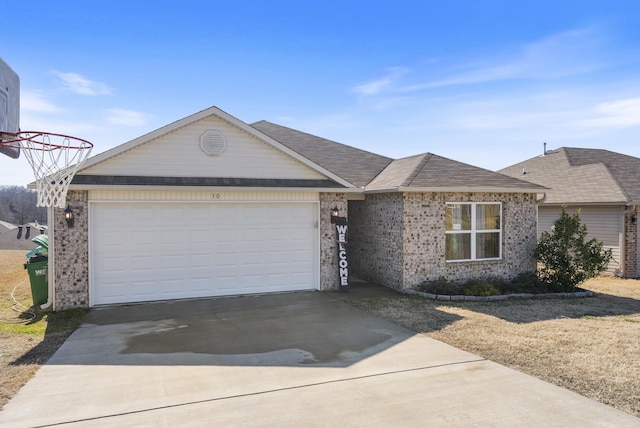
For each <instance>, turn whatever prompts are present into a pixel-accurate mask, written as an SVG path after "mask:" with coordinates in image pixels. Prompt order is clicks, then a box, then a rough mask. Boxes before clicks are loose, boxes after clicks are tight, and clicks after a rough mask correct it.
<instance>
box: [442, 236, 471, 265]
mask: <svg viewBox="0 0 640 428" xmlns="http://www.w3.org/2000/svg"><path fill="white" fill-rule="evenodd" d="M470 258H471V234H470V233H450V234H447V260H468V259H470Z"/></svg>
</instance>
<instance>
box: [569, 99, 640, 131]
mask: <svg viewBox="0 0 640 428" xmlns="http://www.w3.org/2000/svg"><path fill="white" fill-rule="evenodd" d="M592 114H593V116H594V117H591V118H588V119H583V120H579V121H577V122H576V124H577V125H583V126H596V127H620V128H626V127H632V126H638V125H640V98H626V99H621V100H616V101H607V102H603V103H600V104H598V105H596V106H595V107H594V108H593V109H592Z"/></svg>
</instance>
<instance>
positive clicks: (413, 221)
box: [350, 193, 537, 289]
mask: <svg viewBox="0 0 640 428" xmlns="http://www.w3.org/2000/svg"><path fill="white" fill-rule="evenodd" d="M535 199H536V195H534V194H520V193H404V194H400V193H397V194H396V193H390V194H372V195H367V197H366V200H365V201H357V202H354V201H351V202H350V206H351V217H350V224H351V225H352V227H351V231H352V232H353V234H356V235H357V236H355V237H352V238H351V240H350V243H351V247H352V249H351V254H352V262H351V266H352V267H353V269H352V272H353V273H354V274H355V275H357V276H359V277H361V278H362V279H365V280H368V281H372V282H376V283H378V284H382V285H386V286H388V287H392V288H396V289H407V288H414V287H416V286H418V285H420V284H421V283H423V282H425V281H431V280H435V279H438V278H440V277H445V278H447V279H449V280H452V281H464V280H467V279H471V278H479V277H488V276H497V277H502V278H505V279H511V278H513V277H515V276H516V275H517V274H519V273H521V272H527V271H534V270H535V260H534V259H533V257H532V253H533V250H534V249H535V247H536V243H537V240H536V201H535ZM447 202H502V213H503V214H502V222H503V224H502V242H503V247H502V259H501V260H496V261H483V262H446V261H445V239H446V238H445V212H446V203H447Z"/></svg>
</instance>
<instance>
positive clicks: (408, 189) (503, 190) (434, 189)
mask: <svg viewBox="0 0 640 428" xmlns="http://www.w3.org/2000/svg"><path fill="white" fill-rule="evenodd" d="M544 190H545V189H544V188H542V189H540V188H518V189H514V188H510V187H394V188H389V189H371V190H369V189H366V188H365V190H364V193H365V194H369V193H394V192H406V193H416V192H420V193H444V192H454V193H542V191H544Z"/></svg>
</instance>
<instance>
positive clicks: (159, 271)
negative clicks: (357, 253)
mask: <svg viewBox="0 0 640 428" xmlns="http://www.w3.org/2000/svg"><path fill="white" fill-rule="evenodd" d="M317 217H318V214H317V205H316V204H314V203H241V204H216V205H213V204H208V203H201V204H198V203H192V204H189V203H186V204H185V203H180V204H178V203H152V204H148V203H126V204H125V203H93V204H92V205H91V226H90V227H91V238H90V248H91V250H90V251H91V261H90V269H91V274H90V275H91V284H90V295H91V302H92V305H101V304H112V303H126V302H142V301H151V300H167V299H182V298H193V297H208V296H223V295H233V294H250V293H265V292H276V291H293V290H309V289H317V283H318V276H319V274H318V249H317V246H318V244H317V242H318V229H317Z"/></svg>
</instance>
